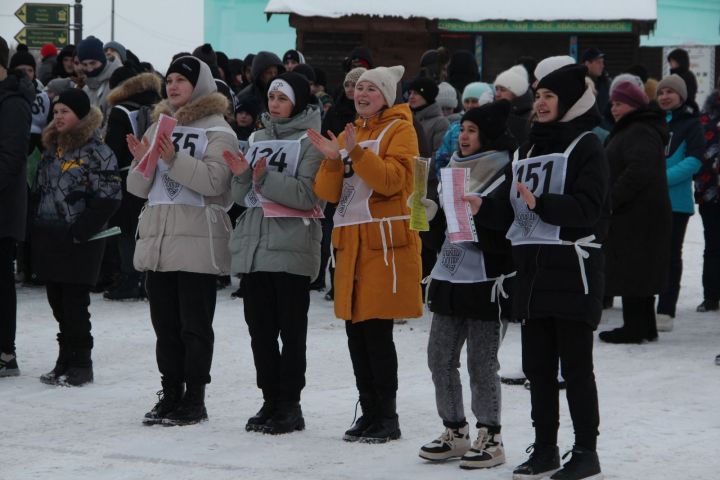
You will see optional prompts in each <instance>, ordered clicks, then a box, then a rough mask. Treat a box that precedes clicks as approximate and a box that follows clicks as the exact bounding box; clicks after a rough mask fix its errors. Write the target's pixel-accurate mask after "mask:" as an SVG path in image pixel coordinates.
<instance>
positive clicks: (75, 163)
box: [60, 160, 84, 173]
mask: <svg viewBox="0 0 720 480" xmlns="http://www.w3.org/2000/svg"><path fill="white" fill-rule="evenodd" d="M83 163H84V162H83V161H82V160H68V161H66V162H63V163H62V165H60V172H61V173H65V172H67V171H68V170H72V169H73V168H81V167H82V166H83Z"/></svg>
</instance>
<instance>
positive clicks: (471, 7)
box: [265, 0, 657, 22]
mask: <svg viewBox="0 0 720 480" xmlns="http://www.w3.org/2000/svg"><path fill="white" fill-rule="evenodd" d="M265 13H296V14H298V15H301V16H305V17H314V16H318V17H330V18H338V17H342V16H346V15H377V16H381V17H402V18H410V17H421V18H430V19H435V18H437V19H443V20H461V21H465V22H480V21H483V20H512V21H521V20H655V19H656V18H657V2H656V0H632V1H627V0H603V1H597V0H574V1H543V2H538V1H528V0H504V1H500V2H499V1H496V0H453V1H450V2H442V1H438V0H392V1H388V0H361V1H358V0H334V1H332V2H328V1H327V0H269V1H268V4H267V7H265Z"/></svg>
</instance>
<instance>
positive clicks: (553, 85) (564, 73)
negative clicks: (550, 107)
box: [537, 64, 587, 117]
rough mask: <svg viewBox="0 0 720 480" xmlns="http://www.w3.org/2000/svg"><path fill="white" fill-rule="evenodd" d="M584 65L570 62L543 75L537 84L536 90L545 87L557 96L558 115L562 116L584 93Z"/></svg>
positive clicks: (585, 72) (585, 71)
mask: <svg viewBox="0 0 720 480" xmlns="http://www.w3.org/2000/svg"><path fill="white" fill-rule="evenodd" d="M586 75H587V67H586V66H585V65H577V64H571V65H566V66H564V67H562V68H559V69H557V70H555V71H553V72H550V73H548V74H547V75H545V76H544V77H543V78H542V79H541V80H540V82H539V83H538V85H537V90H539V89H541V88H545V89H547V90H550V91H551V92H553V93H554V94H555V95H557V96H558V103H559V104H560V113H561V115H560V117H562V116H563V115H564V114H565V113H566V112H567V111H568V110H569V109H570V108H571V107H572V106H573V105H575V103H577V101H578V100H580V97H582V96H583V93H585V89H586V88H587V86H586V85H585V76H586Z"/></svg>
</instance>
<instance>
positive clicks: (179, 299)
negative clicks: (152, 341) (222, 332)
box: [145, 272, 217, 384]
mask: <svg viewBox="0 0 720 480" xmlns="http://www.w3.org/2000/svg"><path fill="white" fill-rule="evenodd" d="M216 278H217V276H216V275H211V274H206V273H191V272H147V275H146V276H145V282H146V284H145V285H146V289H147V294H148V300H149V301H150V318H151V319H152V324H153V328H154V329H155V335H156V337H157V343H156V347H155V355H156V357H157V364H158V369H159V370H160V374H161V375H162V376H163V378H164V379H166V380H169V381H171V382H186V383H188V384H205V383H210V366H211V365H212V356H213V345H214V342H215V334H214V333H213V328H212V322H213V316H214V315H215V301H216V298H217V289H216V286H215V285H216Z"/></svg>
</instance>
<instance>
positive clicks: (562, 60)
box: [535, 55, 576, 82]
mask: <svg viewBox="0 0 720 480" xmlns="http://www.w3.org/2000/svg"><path fill="white" fill-rule="evenodd" d="M573 63H576V62H575V59H574V58H573V57H571V56H569V55H558V56H556V57H547V58H543V59H542V60H540V63H538V64H537V67H535V78H537V80H538V82H539V81H540V80H541V79H542V78H543V77H544V76H545V75H547V74H548V73H550V72H554V71H555V70H557V69H558V68H561V67H564V66H565V65H571V64H573Z"/></svg>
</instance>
